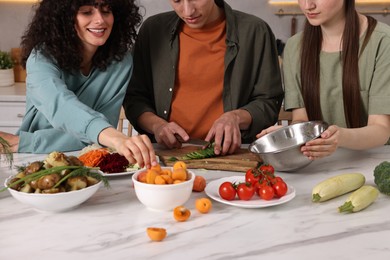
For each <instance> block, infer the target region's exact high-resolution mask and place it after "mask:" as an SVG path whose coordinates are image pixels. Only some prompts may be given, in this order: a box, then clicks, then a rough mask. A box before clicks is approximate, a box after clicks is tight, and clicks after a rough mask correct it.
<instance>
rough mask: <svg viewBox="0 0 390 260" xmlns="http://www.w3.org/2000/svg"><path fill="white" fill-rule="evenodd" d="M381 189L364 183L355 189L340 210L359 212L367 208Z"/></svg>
mask: <svg viewBox="0 0 390 260" xmlns="http://www.w3.org/2000/svg"><path fill="white" fill-rule="evenodd" d="M378 195H379V191H378V190H377V189H376V188H374V187H372V186H369V185H364V186H362V187H360V188H359V189H357V190H356V191H354V192H353V193H352V194H351V195H350V196H349V198H348V199H347V200H346V201H345V203H344V204H343V205H342V206H340V207H339V212H358V211H361V210H362V209H365V208H367V207H368V206H370V205H371V203H373V202H374V201H375V200H376V198H378Z"/></svg>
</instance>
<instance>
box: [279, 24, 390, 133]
mask: <svg viewBox="0 0 390 260" xmlns="http://www.w3.org/2000/svg"><path fill="white" fill-rule="evenodd" d="M301 37H302V33H299V34H297V35H295V36H293V37H292V38H290V39H289V40H288V41H287V43H286V47H285V49H284V56H283V76H284V85H285V101H284V103H285V109H286V110H289V109H293V108H303V107H305V105H304V102H303V98H302V93H301V83H300V81H301V79H300V65H299V60H300V41H301ZM363 39H364V36H363V37H362V38H361V40H360V44H362V41H363ZM340 57H341V56H340V53H338V52H336V53H326V52H321V54H320V68H321V71H320V102H321V111H322V115H323V119H324V121H326V122H327V123H329V124H335V125H338V126H340V127H347V124H346V120H345V116H344V105H343V94H342V66H341V60H340ZM359 76H360V85H361V86H360V88H361V89H360V94H361V97H362V101H363V104H364V111H365V115H364V118H365V121H366V122H367V119H368V115H374V114H375V115H389V114H390V26H388V25H386V24H383V23H380V22H378V25H377V26H376V28H375V30H374V32H373V34H372V36H371V38H370V40H369V42H368V44H367V46H366V48H365V50H364V52H363V53H362V55H361V57H360V60H359Z"/></svg>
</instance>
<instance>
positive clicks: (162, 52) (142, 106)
mask: <svg viewBox="0 0 390 260" xmlns="http://www.w3.org/2000/svg"><path fill="white" fill-rule="evenodd" d="M223 8H224V10H225V16H226V46H227V49H226V54H225V76H224V89H223V105H224V111H225V112H226V111H231V110H234V109H238V108H241V109H245V110H247V111H248V112H249V113H250V114H251V116H252V119H253V121H252V125H251V126H250V128H249V129H248V130H246V131H242V133H241V135H242V136H241V137H242V141H243V143H249V142H251V141H253V140H254V139H255V135H256V134H257V133H259V132H260V131H261V130H262V129H264V128H266V127H269V126H271V125H274V124H275V123H276V121H277V118H278V113H279V109H280V106H281V101H282V98H283V89H282V83H281V76H280V69H279V62H278V54H277V49H276V42H275V37H274V35H273V33H272V31H271V29H270V27H269V26H268V25H267V24H266V23H265V22H264V21H263V20H261V19H260V18H258V17H255V16H253V15H249V14H245V13H242V12H239V11H235V10H232V9H231V7H230V6H229V5H228V4H226V3H224V4H223ZM181 23H182V20H181V19H180V18H179V17H178V16H177V15H176V13H175V12H173V11H171V12H166V13H162V14H157V15H154V16H152V17H149V18H148V19H147V20H145V22H144V23H143V24H142V26H141V28H140V31H139V35H138V39H137V42H136V43H135V46H134V49H133V58H134V71H133V75H132V78H131V80H130V84H129V87H128V89H127V93H126V96H125V100H124V108H125V112H126V116H127V118H129V120H130V122H131V124H132V125H133V126H134V127H135V129H136V130H137V131H138V132H139V133H145V132H144V131H143V130H142V129H140V127H139V126H138V124H137V118H138V117H139V116H140V115H141V114H142V113H144V112H152V113H155V114H156V115H158V116H160V117H161V118H164V119H165V120H168V117H169V113H170V108H171V102H172V96H173V88H174V83H175V73H176V65H177V62H178V55H179V40H178V33H179V29H180V24H181ZM199 105H201V104H199Z"/></svg>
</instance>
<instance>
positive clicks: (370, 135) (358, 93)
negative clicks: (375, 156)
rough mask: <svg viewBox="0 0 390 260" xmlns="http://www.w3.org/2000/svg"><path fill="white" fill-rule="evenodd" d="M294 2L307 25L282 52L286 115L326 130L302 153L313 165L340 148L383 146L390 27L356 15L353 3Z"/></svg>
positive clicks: (389, 130)
mask: <svg viewBox="0 0 390 260" xmlns="http://www.w3.org/2000/svg"><path fill="white" fill-rule="evenodd" d="M298 2H299V5H300V8H301V9H302V12H303V13H304V14H305V16H306V18H307V20H306V24H305V27H304V30H303V32H301V33H299V34H297V35H295V36H293V37H292V38H290V39H289V40H288V41H287V44H286V47H285V50H284V56H283V57H284V58H283V74H284V85H285V101H284V102H285V109H286V110H291V111H292V116H293V118H292V120H293V122H302V121H308V120H323V121H326V122H327V123H329V124H330V127H329V128H328V129H327V130H326V131H324V133H323V134H322V135H321V138H318V139H316V140H313V141H310V142H308V143H306V144H305V145H304V146H302V148H301V151H302V152H303V154H305V155H306V156H308V157H309V158H310V159H313V160H314V159H317V158H321V157H324V156H328V155H330V154H332V153H333V152H334V151H335V150H336V149H337V148H338V147H345V148H349V149H354V150H363V149H370V148H373V147H377V146H380V145H384V144H385V143H386V142H387V141H388V140H389V137H390V102H389V101H390V73H389V70H390V27H389V26H387V25H385V24H383V23H380V22H377V21H376V20H375V19H374V18H372V17H368V16H364V15H362V14H360V13H358V12H357V11H356V9H355V0H344V1H340V0H298ZM297 64H299V65H298V66H297ZM271 130H273V129H267V130H264V131H263V132H261V133H260V134H259V135H258V137H260V136H262V135H263V134H264V133H266V132H267V131H268V132H269V131H271Z"/></svg>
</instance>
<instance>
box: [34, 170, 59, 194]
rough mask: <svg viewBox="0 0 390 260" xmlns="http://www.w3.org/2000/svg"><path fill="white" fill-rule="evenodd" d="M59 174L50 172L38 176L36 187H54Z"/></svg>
mask: <svg viewBox="0 0 390 260" xmlns="http://www.w3.org/2000/svg"><path fill="white" fill-rule="evenodd" d="M59 180H60V176H59V175H58V174H57V173H52V174H49V175H45V176H43V177H41V178H39V180H38V183H37V187H38V188H39V189H41V190H48V189H51V188H53V187H54V185H56V184H57V182H59Z"/></svg>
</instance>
